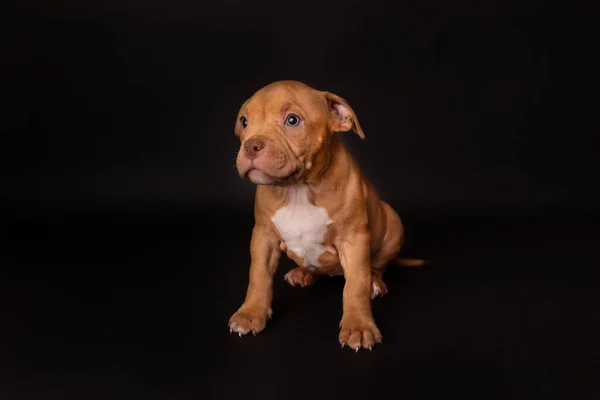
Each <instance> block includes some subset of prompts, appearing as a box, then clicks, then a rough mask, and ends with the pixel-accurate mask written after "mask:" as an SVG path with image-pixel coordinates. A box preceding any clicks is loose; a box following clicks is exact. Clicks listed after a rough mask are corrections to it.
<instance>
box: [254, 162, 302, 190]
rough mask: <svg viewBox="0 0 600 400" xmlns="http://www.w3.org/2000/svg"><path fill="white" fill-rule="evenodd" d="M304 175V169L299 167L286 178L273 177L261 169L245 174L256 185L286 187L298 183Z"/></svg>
mask: <svg viewBox="0 0 600 400" xmlns="http://www.w3.org/2000/svg"><path fill="white" fill-rule="evenodd" d="M301 175H302V167H297V168H296V169H294V170H293V171H292V172H290V173H289V174H287V175H285V176H273V175H270V174H268V173H267V172H265V171H263V170H262V169H260V168H256V167H254V166H253V167H252V168H250V169H249V170H248V171H247V172H246V173H245V174H244V178H245V179H248V180H249V181H251V182H253V183H255V184H269V185H277V186H285V185H288V184H290V183H293V182H295V181H297V180H298V179H299V178H300V176H301Z"/></svg>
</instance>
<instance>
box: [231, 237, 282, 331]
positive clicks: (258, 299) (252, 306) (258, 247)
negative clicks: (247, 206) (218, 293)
mask: <svg viewBox="0 0 600 400" xmlns="http://www.w3.org/2000/svg"><path fill="white" fill-rule="evenodd" d="M280 256H281V250H280V249H279V239H278V238H277V237H276V236H275V235H274V234H273V232H272V231H271V230H270V229H269V228H267V227H263V226H260V225H255V226H254V229H253V230H252V239H251V240H250V257H251V263H250V283H249V284H248V291H247V292H246V299H245V300H244V304H242V306H241V307H240V308H239V310H237V312H236V313H235V314H233V316H232V317H231V318H230V319H229V330H230V331H231V332H237V333H239V335H240V336H242V335H245V334H247V333H248V332H252V333H253V334H255V335H256V334H257V333H258V332H260V331H262V330H263V329H265V326H266V324H267V319H268V318H271V315H272V314H273V310H272V309H271V300H272V299H273V276H274V275H275V271H276V270H277V266H278V264H279V258H280Z"/></svg>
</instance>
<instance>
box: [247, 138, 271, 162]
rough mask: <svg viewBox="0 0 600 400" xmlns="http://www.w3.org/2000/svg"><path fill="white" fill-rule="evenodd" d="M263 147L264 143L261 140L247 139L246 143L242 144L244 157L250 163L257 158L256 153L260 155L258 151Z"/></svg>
mask: <svg viewBox="0 0 600 400" xmlns="http://www.w3.org/2000/svg"><path fill="white" fill-rule="evenodd" d="M265 146H266V143H265V141H264V140H262V139H259V138H253V139H248V140H247V141H246V143H244V156H245V157H246V158H247V159H248V160H250V161H252V160H254V159H255V158H256V157H258V153H260V151H261V150H262V149H264V148H265Z"/></svg>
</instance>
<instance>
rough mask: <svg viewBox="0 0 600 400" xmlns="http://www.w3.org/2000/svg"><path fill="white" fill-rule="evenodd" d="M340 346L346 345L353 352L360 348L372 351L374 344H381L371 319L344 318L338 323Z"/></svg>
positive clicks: (377, 330) (354, 316)
mask: <svg viewBox="0 0 600 400" xmlns="http://www.w3.org/2000/svg"><path fill="white" fill-rule="evenodd" d="M339 340H340V344H341V345H342V347H344V346H346V345H348V347H350V348H351V349H353V350H354V351H358V350H360V349H361V348H363V349H369V350H372V349H373V346H375V343H382V340H383V339H382V336H381V332H380V331H379V329H378V328H377V325H375V320H373V317H366V316H359V315H353V316H344V317H343V318H342V321H341V322H340V335H339Z"/></svg>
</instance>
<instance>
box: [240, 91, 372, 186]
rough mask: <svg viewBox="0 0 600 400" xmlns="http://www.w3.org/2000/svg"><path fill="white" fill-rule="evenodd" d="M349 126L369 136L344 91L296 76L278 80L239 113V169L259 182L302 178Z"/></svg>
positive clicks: (252, 179) (244, 175)
mask: <svg viewBox="0 0 600 400" xmlns="http://www.w3.org/2000/svg"><path fill="white" fill-rule="evenodd" d="M349 130H353V131H354V132H356V134H358V135H359V136H360V137H361V138H363V139H364V137H365V136H364V134H363V131H362V129H361V128H360V125H359V123H358V119H357V118H356V114H355V113H354V111H353V110H352V108H350V106H349V105H348V103H347V102H346V101H345V100H344V99H342V98H341V97H339V96H336V95H334V94H332V93H329V92H322V91H318V90H315V89H313V88H311V87H309V86H307V85H305V84H303V83H300V82H296V81H280V82H275V83H272V84H270V85H268V86H265V87H264V88H262V89H260V90H259V91H258V92H256V93H255V94H254V95H253V96H252V97H251V98H250V99H248V100H247V101H246V102H245V103H244V104H243V105H242V107H241V109H240V111H239V113H238V118H237V121H236V125H235V134H236V136H238V137H239V138H240V142H241V146H240V150H239V152H238V156H237V161H236V166H237V170H238V173H239V174H240V177H242V178H247V179H249V180H250V181H252V182H253V183H255V184H257V185H288V184H294V183H298V182H300V181H301V180H302V178H303V176H305V174H306V173H307V171H310V170H311V168H314V163H315V161H316V156H317V154H319V153H320V152H323V151H326V150H327V148H328V146H329V145H330V144H331V140H330V138H331V136H332V135H333V134H335V133H336V132H345V131H349Z"/></svg>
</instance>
